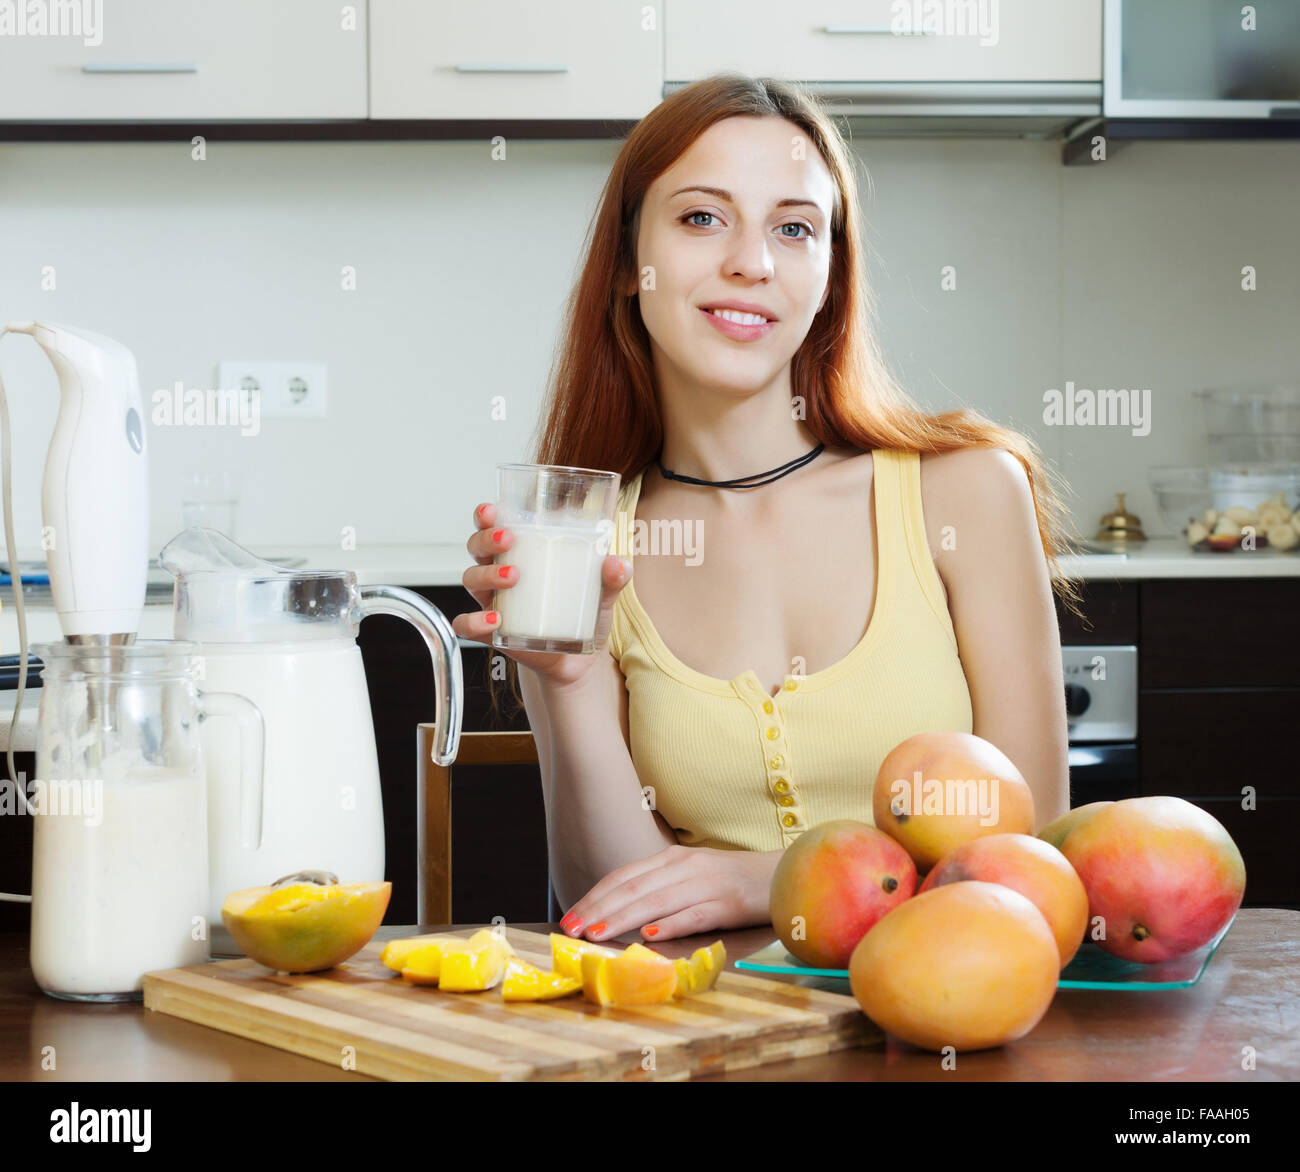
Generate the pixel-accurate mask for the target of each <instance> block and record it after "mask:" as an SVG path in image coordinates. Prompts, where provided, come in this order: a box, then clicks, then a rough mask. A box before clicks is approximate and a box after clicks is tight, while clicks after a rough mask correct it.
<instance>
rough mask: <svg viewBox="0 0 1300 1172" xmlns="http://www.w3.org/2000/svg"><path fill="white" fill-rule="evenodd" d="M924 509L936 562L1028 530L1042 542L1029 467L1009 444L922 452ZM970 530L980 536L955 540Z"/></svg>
mask: <svg viewBox="0 0 1300 1172" xmlns="http://www.w3.org/2000/svg"><path fill="white" fill-rule="evenodd" d="M921 507H922V510H923V512H924V514H925V530H926V536H927V538H928V539H929V543H930V549H931V552H932V553H933V554H934V556H935V562H936V564H937V565H939V566H940V568H941V569H942V565H943V562H944V561H945V560H947V559H948V558H950V557H951V554H952V553H953V552H957V551H962V550H963V547H964V551H965V552H967V553H973V552H974V548H973V547H979V546H987V545H988V543H990V542H996V543H999V544H1001V543H1003V542H1005V541H1006V540H1007V538H1008V536H1010V535H1013V534H1024V535H1026V536H1032V537H1033V540H1034V541H1037V521H1036V518H1035V513H1034V497H1033V493H1032V492H1031V490H1030V486H1029V477H1028V475H1027V474H1026V473H1025V469H1024V466H1023V465H1022V464H1021V463H1020V461H1019V460H1018V459H1016V457H1015V456H1013V455H1012V454H1011V453H1010V452H1008V451H1007V450H1006V449H1005V448H959V449H957V450H955V451H951V452H935V453H929V452H927V453H923V454H922V455H921ZM954 533H965V534H966V535H967V537H968V538H969V537H973V538H974V539H975V540H974V541H973V542H972V541H969V540H968V541H965V542H962V541H961V540H960V539H958V540H957V541H953V540H952V534H954Z"/></svg>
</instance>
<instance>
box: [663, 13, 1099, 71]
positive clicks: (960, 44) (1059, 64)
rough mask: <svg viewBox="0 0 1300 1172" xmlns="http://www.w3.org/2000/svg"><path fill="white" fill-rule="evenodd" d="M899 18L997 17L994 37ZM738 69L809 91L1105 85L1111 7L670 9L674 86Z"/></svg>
mask: <svg viewBox="0 0 1300 1172" xmlns="http://www.w3.org/2000/svg"><path fill="white" fill-rule="evenodd" d="M895 9H899V10H900V11H901V12H902V13H904V14H905V15H906V14H910V13H911V12H913V11H916V12H918V13H919V12H920V11H922V10H924V9H934V10H936V11H940V12H947V11H949V10H954V11H956V12H958V13H962V12H965V13H969V14H971V15H973V16H974V17H976V18H978V17H979V15H980V14H982V13H987V15H988V17H989V18H990V19H991V21H992V24H990V25H986V26H983V27H985V28H988V29H990V30H991V34H990V35H988V36H985V37H981V36H979V35H975V36H969V35H942V36H928V35H914V36H895V35H893V34H892V31H891V30H892V28H893V23H892V22H893V13H894V11H895ZM969 27H975V28H979V27H981V26H980V25H979V23H978V19H976V20H974V21H973V22H972V24H971V26H969ZM947 31H949V30H945V32H947ZM952 31H955V32H958V33H960V32H961V31H962V30H960V29H954V30H952ZM776 34H779V35H776ZM984 41H987V42H989V43H982V42H984ZM728 69H736V70H740V71H742V72H744V73H750V74H755V75H758V76H767V77H780V78H788V79H793V80H802V81H809V82H858V83H871V82H899V81H931V82H944V81H1093V82H1100V81H1101V0H1001V2H1000V3H995V4H987V3H971V4H965V5H960V4H959V5H932V4H928V3H922V2H920V0H917V2H915V3H901V4H900V3H898V2H897V0H811V2H810V3H806V4H802V5H799V6H798V7H797V8H795V9H792V8H791V7H790V6H789V4H787V3H785V0H665V12H664V73H665V76H666V78H667V80H668V81H669V82H689V81H695V80H697V79H698V78H701V77H706V76H708V75H709V74H712V73H717V72H719V71H722V70H728Z"/></svg>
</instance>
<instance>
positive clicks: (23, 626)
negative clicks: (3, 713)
mask: <svg viewBox="0 0 1300 1172" xmlns="http://www.w3.org/2000/svg"><path fill="white" fill-rule="evenodd" d="M14 324H17V323H14ZM7 333H9V326H0V339H3V338H4V336H5V335H6V334H7ZM0 477H3V481H4V520H5V553H6V556H7V557H8V558H9V582H10V585H11V586H12V588H13V595H14V613H15V615H17V618H18V652H19V654H18V691H17V692H16V693H15V694H14V714H13V716H12V717H11V718H10V721H9V743H8V744H7V745H6V746H5V759H6V761H7V763H8V768H9V783H10V784H11V785H12V786H13V787H14V793H15V794H16V795H17V798H18V802H19V805H18V807H17V809H18V810H19V811H20V812H22V813H25V814H34V813H35V811H34V810H33V809H32V807H31V805H30V804H29V803H28V801H27V795H26V793H24V792H23V787H22V785H21V784H20V783H19V781H18V773H17V770H16V769H15V768H14V736H15V734H16V733H17V731H18V714H19V713H20V712H21V711H22V706H23V692H24V691H25V690H26V688H27V612H26V611H25V610H24V608H23V581H22V572H21V571H20V569H19V567H18V558H17V556H16V554H17V543H16V542H15V541H14V507H13V462H12V459H11V456H10V442H9V401H8V399H7V398H6V397H5V386H4V380H3V379H0ZM0 902H6V903H31V902H32V897H31V896H30V895H14V894H11V893H10V892H7V891H0Z"/></svg>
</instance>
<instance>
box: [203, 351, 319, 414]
mask: <svg viewBox="0 0 1300 1172" xmlns="http://www.w3.org/2000/svg"><path fill="white" fill-rule="evenodd" d="M218 381H219V382H220V384H221V389H222V390H229V389H234V388H238V389H239V390H240V392H241V403H242V401H243V397H245V396H248V395H252V394H259V395H260V399H261V417H262V418H263V419H324V418H325V416H326V404H327V399H326V365H325V363H323V362H277V361H244V360H234V359H227V360H225V361H223V362H222V363H221V364H220V367H219V370H218Z"/></svg>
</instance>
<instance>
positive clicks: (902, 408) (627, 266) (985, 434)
mask: <svg viewBox="0 0 1300 1172" xmlns="http://www.w3.org/2000/svg"><path fill="white" fill-rule="evenodd" d="M735 117H778V118H784V119H786V120H787V121H789V122H791V123H793V124H794V125H795V126H797V127H798V128H799V129H800V130H801V131H802V132H803V133H804V135H806V136H807V141H808V142H809V143H811V144H812V145H814V146H815V147H816V148H817V150H818V151H820V152H821V156H822V158H823V159H824V160H825V162H826V166H827V167H828V169H829V170H830V173H831V176H832V177H833V179H834V180H835V204H834V207H833V208H832V216H831V274H830V293H829V296H828V298H827V301H826V304H825V306H824V307H823V308H822V310H821V312H819V313H818V314H817V316H816V317H815V318H814V319H813V323H812V326H811V328H810V329H809V331H808V336H807V337H806V338H805V339H804V342H803V345H801V346H800V347H799V349H798V351H797V352H796V353H795V355H794V357H793V359H792V360H791V370H790V381H791V390H792V394H793V395H795V396H800V397H801V401H802V403H803V404H804V409H805V413H806V414H805V417H804V422H805V423H806V425H807V427H808V429H809V430H810V431H811V432H812V433H813V434H814V435H815V436H816V437H817V438H818V439H819V440H820V441H822V442H823V443H824V444H826V445H827V446H828V447H848V448H855V449H858V450H862V451H868V450H871V449H873V448H897V449H902V450H906V451H920V452H947V451H952V450H953V449H957V448H968V447H996V448H1004V449H1006V450H1007V451H1009V452H1010V453H1011V454H1012V455H1014V456H1015V457H1016V458H1017V459H1018V460H1019V461H1020V463H1021V464H1022V465H1023V466H1024V469H1025V472H1026V474H1027V475H1028V477H1029V485H1030V488H1031V490H1032V492H1033V495H1034V508H1035V512H1036V514H1037V518H1038V532H1039V538H1040V540H1041V541H1042V546H1043V553H1044V556H1045V557H1046V559H1047V562H1048V565H1049V567H1050V568H1051V569H1052V570H1053V571H1054V573H1053V583H1054V588H1055V589H1056V591H1057V593H1058V594H1059V595H1060V596H1061V597H1062V598H1063V599H1064V600H1065V601H1066V604H1067V605H1069V606H1070V607H1071V608H1072V609H1074V608H1075V606H1076V604H1077V597H1078V596H1077V593H1076V591H1075V589H1074V587H1073V585H1072V583H1070V582H1069V581H1068V580H1067V579H1065V578H1063V577H1061V576H1060V575H1059V574H1057V573H1055V571H1056V569H1057V558H1058V557H1059V555H1060V554H1061V553H1063V552H1065V551H1066V550H1067V548H1068V547H1069V540H1070V534H1069V533H1068V530H1067V518H1066V514H1065V511H1064V509H1062V507H1061V505H1060V502H1059V497H1058V495H1057V493H1056V492H1055V491H1054V487H1053V484H1052V483H1051V479H1052V478H1051V474H1050V473H1049V472H1048V470H1047V467H1046V465H1045V464H1044V462H1043V460H1042V458H1041V456H1040V455H1039V453H1038V449H1037V448H1036V446H1035V445H1034V444H1033V442H1032V441H1031V440H1029V439H1028V438H1027V437H1026V436H1023V435H1021V434H1020V433H1019V432H1016V431H1013V430H1011V429H1009V428H1005V427H1000V426H998V425H997V424H996V423H993V422H992V421H991V420H989V419H986V418H985V417H984V416H982V415H980V414H979V413H978V412H975V411H972V410H969V409H962V410H958V411H948V412H944V413H943V414H938V415H931V414H927V413H926V412H924V411H923V410H921V408H920V407H919V406H917V405H916V404H915V403H914V402H912V400H911V399H910V398H909V397H908V396H907V394H906V393H905V392H904V391H903V390H902V388H901V387H900V386H899V385H898V384H897V382H895V380H894V379H893V377H892V376H891V375H890V373H889V371H888V369H887V368H886V365H885V362H884V359H883V358H882V356H881V353H880V349H879V346H878V345H877V342H876V339H875V336H874V333H873V331H872V329H871V328H870V323H871V319H872V316H873V304H872V299H871V294H870V291H869V290H868V287H867V283H866V279H865V275H864V273H865V266H864V264H863V241H862V234H861V230H860V228H859V224H858V215H857V213H858V190H857V182H856V179H855V175H854V167H853V162H852V154H851V152H850V150H849V148H848V146H847V144H846V143H845V141H844V139H843V137H842V136H841V135H840V133H839V131H838V130H837V129H836V128H835V125H834V123H833V122H832V121H831V119H830V117H829V116H828V115H827V114H826V112H825V111H824V110H823V109H822V107H821V106H820V105H819V104H818V102H817V100H816V99H815V98H814V97H812V96H811V95H809V94H808V93H807V92H806V91H804V90H802V89H801V88H800V87H798V86H797V85H793V84H790V83H788V82H783V81H775V80H772V79H770V78H754V77H749V76H746V75H745V74H740V73H722V74H717V75H715V76H713V77H708V78H704V79H703V80H701V81H697V82H694V83H692V84H691V85H688V86H685V87H684V88H682V89H680V90H677V91H676V92H675V93H673V94H672V95H671V96H669V97H667V98H665V99H664V100H663V101H662V102H661V103H660V104H659V105H658V106H656V107H655V108H654V109H653V110H652V111H651V112H650V113H649V114H647V115H646V117H645V118H643V119H642V120H641V121H640V122H639V123H637V125H636V127H635V128H634V129H633V130H632V132H631V134H629V135H628V137H627V139H626V140H625V142H624V143H623V148H622V150H620V151H619V154H618V158H617V159H615V161H614V166H613V169H612V170H611V171H610V174H609V178H608V179H607V180H606V182H605V188H604V192H603V194H602V196H601V200H600V207H599V210H598V211H597V213H596V217H595V219H594V220H593V222H592V224H591V227H590V228H589V230H588V234H587V242H586V263H585V264H584V265H583V268H582V273H581V276H580V277H579V279H578V283H577V285H576V286H575V287H574V289H573V292H572V293H571V295H570V298H569V302H568V310H567V322H566V327H565V337H564V342H563V345H562V346H561V348H560V350H559V352H558V355H557V358H556V362H555V364H554V366H553V367H552V370H551V376H550V391H549V399H548V403H547V408H546V411H545V414H544V416H543V418H542V421H541V423H540V430H539V435H538V439H537V444H536V460H537V462H538V463H542V464H564V465H569V466H572V467H580V468H604V469H607V470H609V471H611V472H618V473H619V474H620V475H621V476H622V477H623V478H624V480H627V479H628V478H630V477H632V476H635V475H636V474H637V473H638V472H640V471H642V470H643V469H644V468H645V467H646V465H647V464H649V463H650V461H651V460H652V459H653V458H654V457H655V456H656V455H657V454H658V452H659V449H660V446H661V444H662V441H663V425H662V421H661V420H660V417H659V406H658V400H657V397H656V394H655V383H654V372H653V366H652V362H651V355H650V338H649V335H648V334H647V332H646V328H645V324H644V323H643V322H642V320H641V313H640V309H639V308H638V303H637V299H636V298H635V297H630V296H628V295H627V293H626V291H625V290H626V289H627V288H629V287H635V283H636V281H637V277H638V274H637V267H636V238H637V227H638V223H639V218H640V211H641V203H642V200H643V198H644V196H645V193H646V190H647V189H648V188H649V186H650V184H651V183H652V182H654V180H655V179H657V178H658V177H659V176H660V175H661V174H663V172H664V171H666V170H667V169H668V168H669V167H670V166H671V165H672V164H673V162H674V161H675V160H676V159H677V158H678V157H680V156H681V155H682V154H683V153H684V152H685V151H686V149H687V148H688V147H689V146H690V144H691V143H693V142H694V141H695V140H696V139H697V138H698V137H699V136H700V135H701V134H702V133H703V132H704V131H705V130H707V129H708V128H709V127H710V126H712V125H713V124H714V123H715V122H720V121H722V119H724V118H735Z"/></svg>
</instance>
